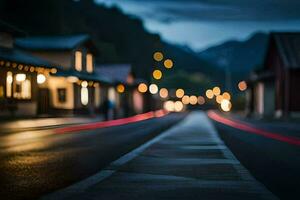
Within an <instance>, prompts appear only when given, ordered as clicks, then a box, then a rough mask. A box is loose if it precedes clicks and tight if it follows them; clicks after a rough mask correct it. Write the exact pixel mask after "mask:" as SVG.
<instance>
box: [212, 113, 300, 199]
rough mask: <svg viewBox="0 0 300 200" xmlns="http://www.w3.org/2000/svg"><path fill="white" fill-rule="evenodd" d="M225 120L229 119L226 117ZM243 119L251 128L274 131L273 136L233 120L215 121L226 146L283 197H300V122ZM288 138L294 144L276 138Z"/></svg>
mask: <svg viewBox="0 0 300 200" xmlns="http://www.w3.org/2000/svg"><path fill="white" fill-rule="evenodd" d="M226 119H230V118H228V117H226ZM244 121H245V122H247V123H248V124H249V125H250V126H252V127H255V128H259V129H260V130H267V131H272V132H270V133H274V134H273V135H271V136H272V137H265V136H263V135H259V134H255V133H253V132H250V131H243V130H240V129H238V128H235V127H233V126H230V123H228V124H223V123H220V122H217V121H215V123H214V124H215V125H216V128H217V130H218V132H219V134H220V136H221V137H222V139H223V140H224V141H225V143H226V145H227V146H228V147H229V148H230V149H231V150H232V151H233V153H234V154H235V155H236V156H237V158H238V159H239V160H240V161H241V162H242V164H243V165H245V167H247V169H249V170H250V171H251V173H252V174H253V175H254V176H255V178H257V179H258V180H259V181H260V182H261V183H263V184H264V185H266V186H267V188H268V189H269V190H271V191H272V192H273V193H274V194H275V195H277V196H278V197H280V199H297V197H299V196H300V191H299V184H300V171H299V169H300V149H299V145H296V144H295V142H296V141H299V137H300V134H299V131H297V130H299V125H297V126H296V124H295V125H293V126H291V125H290V124H289V126H287V122H279V123H263V122H259V121H258V122H256V121H253V120H252V121H251V120H244ZM241 122H243V121H241ZM231 124H234V123H231ZM250 130H251V129H250ZM275 136H277V137H275ZM282 137H283V138H282ZM286 137H292V141H294V143H289V142H290V140H287V142H285V141H279V140H277V139H278V138H279V139H285V138H286Z"/></svg>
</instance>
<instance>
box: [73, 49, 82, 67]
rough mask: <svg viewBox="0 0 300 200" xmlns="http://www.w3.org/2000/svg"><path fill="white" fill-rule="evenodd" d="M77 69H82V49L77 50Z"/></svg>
mask: <svg viewBox="0 0 300 200" xmlns="http://www.w3.org/2000/svg"><path fill="white" fill-rule="evenodd" d="M75 69H76V70H77V71H81V70H82V53H81V52H80V51H76V52H75Z"/></svg>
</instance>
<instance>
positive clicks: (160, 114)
mask: <svg viewBox="0 0 300 200" xmlns="http://www.w3.org/2000/svg"><path fill="white" fill-rule="evenodd" d="M167 114H168V112H167V111H164V110H157V111H151V112H147V113H143V114H139V115H135V116H132V117H128V118H122V119H116V120H110V121H104V122H96V123H89V124H84V125H76V126H69V127H64V128H57V129H55V130H54V132H55V133H58V134H63V133H73V132H79V131H85V130H93V129H98V128H107V127H113V126H120V125H126V124H130V123H134V122H140V121H144V120H147V119H152V118H159V117H163V116H165V115H167Z"/></svg>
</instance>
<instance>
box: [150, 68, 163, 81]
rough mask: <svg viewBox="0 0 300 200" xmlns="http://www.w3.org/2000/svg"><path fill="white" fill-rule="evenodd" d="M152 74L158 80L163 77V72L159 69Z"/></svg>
mask: <svg viewBox="0 0 300 200" xmlns="http://www.w3.org/2000/svg"><path fill="white" fill-rule="evenodd" d="M152 75H153V78H154V79H156V80H159V79H161V78H162V72H161V71H160V70H158V69H156V70H154V71H153V73H152Z"/></svg>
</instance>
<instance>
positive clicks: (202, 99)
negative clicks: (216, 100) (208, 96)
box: [198, 96, 205, 105]
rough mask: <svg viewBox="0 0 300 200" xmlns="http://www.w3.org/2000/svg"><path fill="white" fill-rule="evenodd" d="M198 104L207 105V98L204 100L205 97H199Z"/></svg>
mask: <svg viewBox="0 0 300 200" xmlns="http://www.w3.org/2000/svg"><path fill="white" fill-rule="evenodd" d="M198 104H199V105H203V104H205V98H204V97H203V96H199V97H198Z"/></svg>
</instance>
